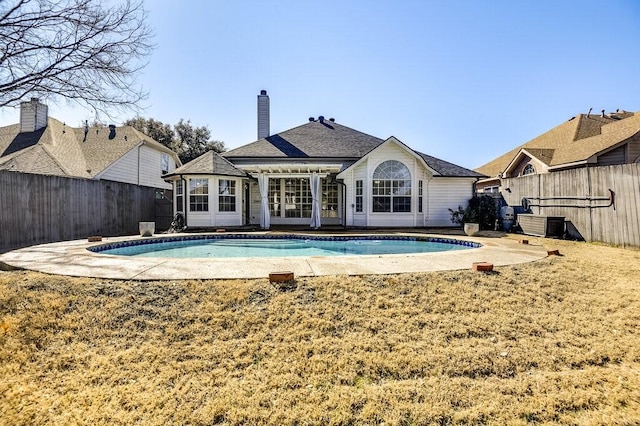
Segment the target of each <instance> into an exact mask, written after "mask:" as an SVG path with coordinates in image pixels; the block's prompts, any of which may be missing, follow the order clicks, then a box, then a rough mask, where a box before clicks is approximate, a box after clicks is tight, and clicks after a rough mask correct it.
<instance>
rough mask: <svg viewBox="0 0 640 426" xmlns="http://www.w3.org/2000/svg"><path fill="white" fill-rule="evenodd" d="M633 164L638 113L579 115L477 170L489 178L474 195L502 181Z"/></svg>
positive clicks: (637, 155) (638, 156)
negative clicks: (595, 167) (527, 176)
mask: <svg viewBox="0 0 640 426" xmlns="http://www.w3.org/2000/svg"><path fill="white" fill-rule="evenodd" d="M634 162H636V163H638V162H640V112H636V113H633V112H626V111H616V112H615V113H610V114H605V112H604V111H602V114H601V115H591V114H579V115H577V116H575V117H572V118H570V119H569V120H568V121H566V122H565V123H563V124H560V125H559V126H557V127H554V128H553V129H551V130H549V131H548V132H546V133H544V134H542V135H540V136H538V137H536V138H534V139H532V140H530V141H529V142H527V143H525V144H523V145H521V146H519V147H517V148H515V149H513V150H511V151H509V152H507V153H506V154H503V155H502V156H500V157H498V158H496V159H495V160H493V161H491V162H489V163H487V164H485V165H483V166H481V167H478V168H477V169H476V172H478V173H482V174H483V175H486V176H489V177H488V178H486V179H481V180H480V181H479V182H478V184H477V191H478V192H485V193H492V192H494V193H497V192H499V187H500V180H501V179H502V178H513V177H518V176H525V175H529V174H541V173H551V172H555V171H558V170H567V169H574V168H579V167H588V166H609V165H614V164H628V163H634Z"/></svg>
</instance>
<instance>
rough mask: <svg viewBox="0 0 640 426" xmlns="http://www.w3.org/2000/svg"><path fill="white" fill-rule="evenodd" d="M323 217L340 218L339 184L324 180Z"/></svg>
mask: <svg viewBox="0 0 640 426" xmlns="http://www.w3.org/2000/svg"><path fill="white" fill-rule="evenodd" d="M321 182H322V217H338V216H339V215H338V182H335V181H332V180H329V179H322V180H321Z"/></svg>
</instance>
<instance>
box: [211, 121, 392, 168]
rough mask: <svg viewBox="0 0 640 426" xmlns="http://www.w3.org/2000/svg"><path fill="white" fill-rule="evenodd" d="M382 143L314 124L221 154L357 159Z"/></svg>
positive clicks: (340, 128) (335, 125)
mask: <svg viewBox="0 0 640 426" xmlns="http://www.w3.org/2000/svg"><path fill="white" fill-rule="evenodd" d="M382 142H383V140H382V139H379V138H376V137H374V136H371V135H367V134H366V133H362V132H359V131H357V130H354V129H351V128H349V127H346V126H343V125H340V124H338V123H335V122H331V121H324V122H323V123H320V122H319V121H313V122H309V123H306V124H303V125H301V126H298V127H295V128H293V129H290V130H285V131H284V132H281V133H278V134H276V135H273V136H269V137H267V138H264V139H260V140H258V141H256V142H253V143H250V144H248V145H244V146H241V147H239V148H235V149H232V150H230V151H227V152H225V153H223V154H222V155H223V156H224V157H225V158H229V159H233V158H239V157H244V158H246V157H249V158H252V157H255V158H360V157H362V156H364V155H365V154H367V153H368V152H370V151H371V150H372V149H374V148H375V147H377V146H378V145H380V144H381V143H382Z"/></svg>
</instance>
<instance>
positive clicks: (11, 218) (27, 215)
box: [0, 171, 156, 252]
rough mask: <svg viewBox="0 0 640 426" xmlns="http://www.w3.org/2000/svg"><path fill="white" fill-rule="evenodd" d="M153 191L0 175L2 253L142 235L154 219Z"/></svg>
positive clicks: (108, 183)
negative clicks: (140, 229)
mask: <svg viewBox="0 0 640 426" xmlns="http://www.w3.org/2000/svg"><path fill="white" fill-rule="evenodd" d="M155 204H156V203H155V189H154V188H149V187H141V186H137V185H131V184H126V183H119V182H112V181H95V180H86V179H74V178H67V177H60V176H46V175H35V174H25V173H17V172H8V171H0V252H3V251H7V250H10V249H14V248H18V247H25V246H29V245H33V244H41V243H48V242H53V241H65V240H74V239H82V238H87V237H89V236H93V235H102V236H115V235H127V234H129V235H130V234H137V233H138V222H140V221H154V220H155Z"/></svg>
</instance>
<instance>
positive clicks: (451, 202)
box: [424, 176, 475, 226]
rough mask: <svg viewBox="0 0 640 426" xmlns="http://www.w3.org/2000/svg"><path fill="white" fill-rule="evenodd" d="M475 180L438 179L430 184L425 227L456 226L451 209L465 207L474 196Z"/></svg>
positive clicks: (435, 178) (434, 179)
mask: <svg viewBox="0 0 640 426" xmlns="http://www.w3.org/2000/svg"><path fill="white" fill-rule="evenodd" d="M473 182H475V179H473V178H450V177H437V176H434V177H433V179H431V181H430V182H429V183H428V186H427V187H428V190H427V191H426V192H427V195H426V196H427V202H426V206H425V212H424V214H425V220H424V222H425V223H424V225H425V226H455V225H454V224H453V223H451V213H450V212H449V209H452V210H455V209H456V208H457V207H458V206H462V207H465V206H466V205H467V202H468V201H469V199H470V198H471V197H472V196H473V193H472V192H473V189H472V188H473Z"/></svg>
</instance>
